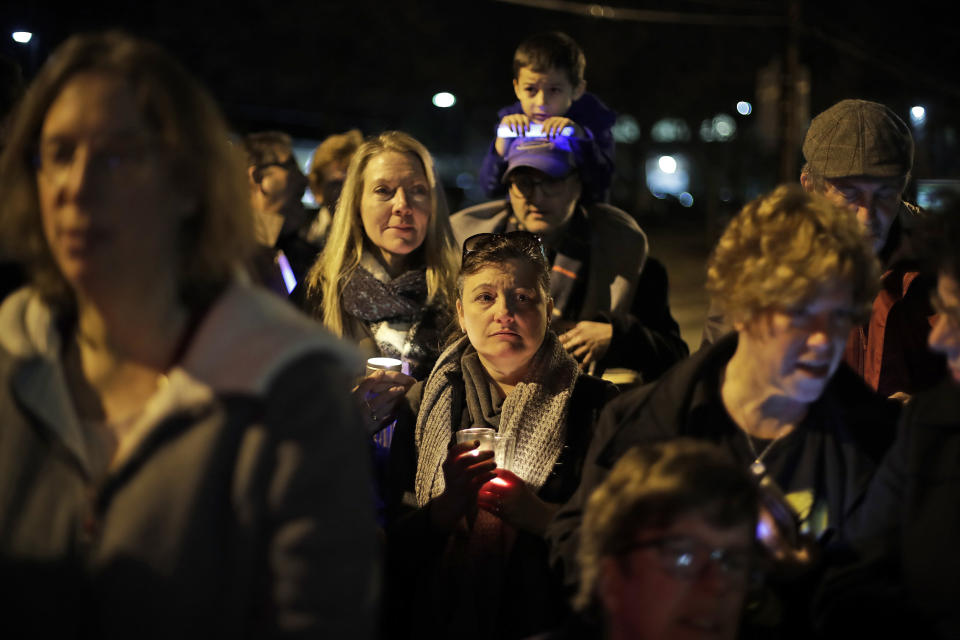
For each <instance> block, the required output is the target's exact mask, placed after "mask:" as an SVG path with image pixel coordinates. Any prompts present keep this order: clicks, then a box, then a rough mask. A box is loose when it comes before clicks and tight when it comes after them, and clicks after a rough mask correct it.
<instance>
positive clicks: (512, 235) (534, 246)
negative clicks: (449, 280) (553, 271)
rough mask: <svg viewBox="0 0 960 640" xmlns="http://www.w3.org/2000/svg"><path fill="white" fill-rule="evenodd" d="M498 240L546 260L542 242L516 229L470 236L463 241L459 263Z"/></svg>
mask: <svg viewBox="0 0 960 640" xmlns="http://www.w3.org/2000/svg"><path fill="white" fill-rule="evenodd" d="M500 239H504V240H506V241H508V242H510V243H511V244H513V245H515V246H516V247H517V248H519V249H520V250H521V251H529V250H533V251H537V252H539V253H540V255H541V256H543V259H544V260H546V259H547V254H546V252H545V251H544V250H543V240H541V239H540V236H538V235H537V234H535V233H530V232H529V231H523V230H521V229H518V230H517V231H507V232H506V233H478V234H475V235H472V236H470V237H469V238H467V239H466V240H464V241H463V255H462V256H460V261H461V263H462V262H463V261H464V260H466V259H467V256H468V255H470V254H471V253H474V252H476V251H479V250H481V249H483V248H484V247H485V246H487V245H488V244H490V243H491V242H494V241H495V240H500Z"/></svg>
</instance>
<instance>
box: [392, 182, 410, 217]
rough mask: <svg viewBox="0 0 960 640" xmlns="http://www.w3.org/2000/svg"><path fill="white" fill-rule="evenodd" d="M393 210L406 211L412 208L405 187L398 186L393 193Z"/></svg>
mask: <svg viewBox="0 0 960 640" xmlns="http://www.w3.org/2000/svg"><path fill="white" fill-rule="evenodd" d="M393 210H394V211H395V212H404V211H409V210H410V203H409V202H407V194H406V192H405V191H404V190H403V187H397V190H396V192H395V193H394V194H393Z"/></svg>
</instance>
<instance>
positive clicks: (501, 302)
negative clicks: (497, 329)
mask: <svg viewBox="0 0 960 640" xmlns="http://www.w3.org/2000/svg"><path fill="white" fill-rule="evenodd" d="M493 312H494V318H495V319H496V321H497V322H500V323H503V322H513V320H514V317H513V305H512V304H510V301H509V299H508V298H507V296H499V297H498V298H497V302H496V303H495V304H494V305H493Z"/></svg>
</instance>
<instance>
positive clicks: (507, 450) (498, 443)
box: [493, 433, 517, 471]
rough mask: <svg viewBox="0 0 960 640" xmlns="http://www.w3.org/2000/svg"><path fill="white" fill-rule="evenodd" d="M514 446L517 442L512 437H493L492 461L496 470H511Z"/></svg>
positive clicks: (498, 435)
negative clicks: (495, 464)
mask: <svg viewBox="0 0 960 640" xmlns="http://www.w3.org/2000/svg"><path fill="white" fill-rule="evenodd" d="M516 446H517V441H516V439H515V438H514V437H513V436H505V435H501V434H499V433H497V434H495V435H494V436H493V459H494V461H495V462H496V463H497V467H498V468H500V469H506V470H508V471H512V470H513V454H514V451H515V450H516Z"/></svg>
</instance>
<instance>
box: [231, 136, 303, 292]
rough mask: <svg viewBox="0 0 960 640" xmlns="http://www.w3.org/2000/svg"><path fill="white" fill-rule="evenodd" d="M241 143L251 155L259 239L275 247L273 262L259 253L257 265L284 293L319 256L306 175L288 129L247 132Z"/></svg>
mask: <svg viewBox="0 0 960 640" xmlns="http://www.w3.org/2000/svg"><path fill="white" fill-rule="evenodd" d="M242 146H243V150H244V151H245V152H246V156H247V177H248V179H249V184H250V203H251V205H252V206H253V210H254V212H255V213H256V218H255V219H256V231H257V240H258V241H259V242H260V244H261V245H262V246H263V247H267V248H270V249H272V250H273V252H271V253H269V256H268V257H269V258H270V259H271V260H272V263H273V265H272V266H271V264H270V260H266V259H265V258H263V257H261V258H262V259H261V260H260V261H259V262H258V264H257V265H256V270H257V272H258V274H259V276H260V278H261V279H262V280H263V281H264V284H266V285H267V286H269V287H270V288H272V289H275V290H277V291H278V292H279V293H282V294H286V293H289V292H290V291H292V290H293V288H294V287H295V286H296V284H297V283H298V282H300V281H301V280H302V279H303V277H304V276H305V275H306V273H307V271H308V270H309V269H310V266H311V265H313V261H314V260H315V259H316V257H317V248H316V247H315V246H314V245H313V244H311V243H310V242H308V241H307V240H306V233H307V230H308V227H309V224H310V222H311V221H312V220H313V213H312V212H310V211H308V210H307V209H306V207H304V206H303V202H302V198H303V192H304V190H305V189H306V188H307V178H306V176H304V175H303V172H302V171H301V170H300V166H299V165H298V164H297V158H296V156H294V154H293V143H292V141H291V139H290V136H289V135H287V134H285V133H282V132H280V131H263V132H259V133H250V134H247V135H246V136H244V137H243V140H242ZM265 255H266V254H265ZM278 275H279V276H281V277H282V283H281V282H280V281H279V280H278V278H277V276H278Z"/></svg>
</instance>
